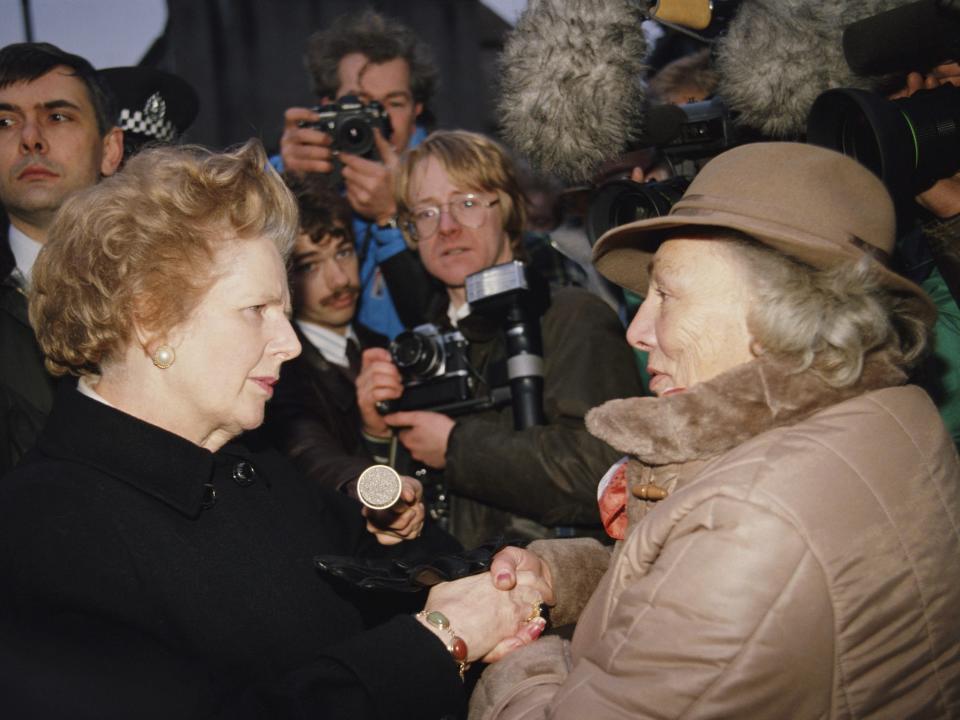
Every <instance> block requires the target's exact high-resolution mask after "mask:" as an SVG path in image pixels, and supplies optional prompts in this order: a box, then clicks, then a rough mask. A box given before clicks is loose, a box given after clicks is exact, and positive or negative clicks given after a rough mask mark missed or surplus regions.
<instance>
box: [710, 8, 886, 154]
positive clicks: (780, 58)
mask: <svg viewBox="0 0 960 720" xmlns="http://www.w3.org/2000/svg"><path fill="white" fill-rule="evenodd" d="M904 4H905V0H830V1H829V2H811V1H810V0H744V1H743V4H742V5H741V6H740V8H739V10H738V11H737V14H736V15H735V16H734V18H733V20H731V21H730V25H729V26H728V28H727V32H726V34H725V35H724V36H723V37H721V38H720V39H719V40H718V41H717V46H716V51H715V63H716V68H717V71H718V72H719V74H720V85H719V88H718V94H719V95H720V96H721V97H723V99H724V100H725V101H726V102H727V106H728V107H729V108H730V109H731V110H732V111H734V112H736V113H738V114H739V118H738V121H739V123H740V124H741V125H745V126H747V127H751V128H755V129H757V130H759V131H761V132H762V133H763V134H764V135H766V136H768V137H770V138H776V139H794V138H798V137H799V136H800V135H801V134H802V133H803V132H804V130H805V128H806V121H807V114H808V113H809V111H810V106H811V105H813V101H814V100H815V99H816V97H817V96H818V95H819V94H820V93H822V92H823V91H824V90H829V89H831V88H837V87H855V88H861V89H865V90H873V89H875V88H876V87H877V86H878V81H879V78H865V77H861V76H858V75H856V74H854V73H853V71H852V70H850V68H849V67H848V66H847V63H846V60H845V59H844V56H843V43H842V36H843V29H844V27H845V26H846V25H849V24H850V23H852V22H855V21H857V20H861V19H863V18H865V17H870V16H872V15H876V14H877V13H881V12H884V11H886V10H889V9H891V8H893V7H897V6H899V5H904Z"/></svg>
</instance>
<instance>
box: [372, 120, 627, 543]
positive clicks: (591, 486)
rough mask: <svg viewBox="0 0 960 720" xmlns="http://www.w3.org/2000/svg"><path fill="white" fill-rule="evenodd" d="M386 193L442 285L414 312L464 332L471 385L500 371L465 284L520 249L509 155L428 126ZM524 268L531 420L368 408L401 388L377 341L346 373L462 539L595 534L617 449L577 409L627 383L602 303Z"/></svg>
mask: <svg viewBox="0 0 960 720" xmlns="http://www.w3.org/2000/svg"><path fill="white" fill-rule="evenodd" d="M396 192H397V202H398V203H399V205H400V207H401V218H402V219H403V226H404V228H405V230H406V232H407V233H408V237H409V240H410V242H411V244H412V245H414V246H415V247H416V249H417V251H418V252H419V254H420V258H421V260H422V262H423V265H424V267H425V268H426V269H427V272H428V273H429V274H430V275H431V276H433V277H434V278H435V279H437V280H438V281H440V282H441V283H442V284H443V286H444V288H445V289H446V292H445V293H444V294H443V295H441V296H437V297H436V298H435V302H434V303H433V304H432V305H431V307H430V309H429V310H428V313H427V317H428V319H429V320H430V321H431V322H433V323H435V324H437V325H438V326H440V327H442V328H443V329H445V330H449V329H452V328H453V327H456V328H457V329H459V330H460V331H461V332H462V333H463V335H464V336H465V337H466V338H467V339H468V340H469V343H470V344H469V348H468V356H469V362H470V365H471V367H472V368H473V370H474V371H475V373H476V377H478V378H483V384H485V385H491V386H494V385H499V384H500V383H498V382H497V380H496V379H497V378H498V377H500V378H502V379H503V381H504V382H505V380H506V364H507V353H506V347H505V339H504V331H503V329H502V328H501V327H500V326H499V325H498V324H494V326H491V323H490V322H489V321H488V320H486V319H485V318H483V317H481V316H479V315H478V314H475V313H471V308H470V305H469V303H468V302H467V298H466V289H465V281H466V277H467V276H468V275H471V274H472V273H475V272H478V271H481V270H484V269H486V268H489V267H492V266H494V265H499V264H501V263H505V262H509V261H511V260H524V259H526V256H525V250H524V246H523V239H522V234H523V226H524V219H525V218H524V214H525V211H524V204H523V194H522V192H521V190H520V186H519V183H518V181H517V177H516V173H515V171H514V169H513V165H512V162H511V160H510V158H509V156H508V155H507V153H506V152H505V151H504V149H503V148H502V147H500V146H499V145H498V144H497V143H495V142H493V141H492V140H490V139H488V138H485V137H483V136H482V135H478V134H476V133H469V132H464V131H438V132H435V133H433V134H431V135H430V136H429V137H428V138H426V139H425V140H424V142H423V143H421V144H420V145H419V146H418V147H417V148H414V149H412V150H410V151H408V152H407V153H405V154H404V156H403V158H402V160H401V165H400V167H399V169H398V177H397V185H396ZM527 274H528V282H529V284H530V294H531V297H532V299H533V303H532V304H533V305H536V306H537V307H538V308H539V309H540V310H541V317H540V321H539V325H540V334H541V337H542V341H543V360H544V365H543V368H544V373H543V374H544V383H543V411H544V416H545V419H546V424H545V425H538V426H535V427H528V428H525V429H522V430H516V429H515V428H514V421H513V412H512V409H511V407H510V406H509V405H506V406H501V407H497V408H494V409H490V410H483V411H479V412H474V413H472V414H467V415H460V416H457V417H456V418H453V417H449V416H447V415H444V414H442V413H438V412H432V411H430V410H418V411H408V412H394V413H391V414H388V415H384V416H381V415H380V414H379V413H378V411H377V403H378V402H379V401H383V400H391V399H395V398H398V397H400V396H401V395H402V394H403V389H404V388H403V382H402V378H401V376H400V373H399V371H398V370H397V368H396V367H395V366H394V364H393V362H392V361H391V356H390V353H389V352H387V351H386V350H383V349H380V348H374V349H370V350H367V351H365V352H364V356H363V369H362V370H361V373H360V376H359V377H358V378H357V401H358V404H359V407H360V413H361V416H362V418H363V424H364V432H365V434H367V435H368V436H372V437H381V438H389V437H390V436H391V434H392V433H394V432H395V433H396V435H397V437H398V438H399V440H400V442H401V443H403V445H404V446H405V447H406V448H407V450H409V452H410V454H411V455H412V456H413V458H414V459H415V460H417V461H419V462H421V463H423V464H424V465H425V466H427V467H428V468H433V469H434V470H437V471H442V486H443V489H444V491H445V493H446V497H447V498H448V500H449V509H448V512H449V525H448V529H449V531H450V532H451V533H452V534H453V535H454V536H455V537H456V538H457V539H458V540H460V542H461V543H463V545H464V546H466V547H473V546H476V545H478V544H480V543H483V542H486V541H488V540H491V539H493V538H495V537H497V536H504V537H507V538H513V539H531V538H539V537H552V536H557V535H561V536H562V535H567V534H590V533H592V532H594V531H598V530H599V527H600V516H599V511H598V508H597V482H598V480H599V479H600V478H601V477H602V476H603V475H604V473H605V472H606V471H607V469H608V468H609V467H610V466H611V465H613V464H614V463H615V462H616V461H617V460H618V459H619V458H620V455H621V453H618V452H617V451H615V450H614V449H613V448H611V447H609V446H608V445H606V444H605V443H603V442H602V441H600V440H598V439H597V438H594V437H593V436H591V435H590V434H589V433H587V431H586V429H585V428H584V425H583V417H584V415H585V414H586V412H587V411H588V410H589V409H590V408H592V407H595V406H597V405H600V404H602V403H604V402H606V401H607V400H611V399H614V398H620V397H631V396H634V395H639V394H640V393H641V387H640V382H639V378H638V376H637V370H636V365H635V363H634V361H633V356H632V354H631V351H630V348H629V347H628V345H627V344H626V343H625V342H624V341H623V332H624V329H623V326H622V324H621V323H620V321H619V319H618V318H617V316H616V314H615V313H614V312H613V310H612V309H611V308H610V307H609V306H608V305H606V303H604V302H603V301H602V300H600V299H599V298H597V297H596V296H595V295H592V294H591V293H589V292H587V291H585V290H582V289H580V288H574V287H548V286H547V285H546V283H545V282H542V279H540V278H538V276H537V274H536V272H534V271H531V270H530V269H529V268H528V273H527ZM484 389H487V390H488V389H490V388H484ZM429 489H430V488H428V490H429ZM441 509H446V508H441Z"/></svg>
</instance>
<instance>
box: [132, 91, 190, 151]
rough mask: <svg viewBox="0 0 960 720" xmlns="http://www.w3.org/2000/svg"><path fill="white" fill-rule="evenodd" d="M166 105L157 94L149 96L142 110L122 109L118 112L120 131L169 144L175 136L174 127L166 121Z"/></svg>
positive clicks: (175, 130) (175, 129)
mask: <svg viewBox="0 0 960 720" xmlns="http://www.w3.org/2000/svg"><path fill="white" fill-rule="evenodd" d="M166 114H167V104H166V103H165V102H164V101H163V98H162V97H160V94H159V93H154V94H153V95H151V96H150V97H149V98H148V99H147V102H146V103H145V104H144V106H143V110H130V109H129V108H124V109H123V110H121V111H120V123H119V125H120V129H121V130H123V131H124V132H133V133H137V134H139V135H144V136H146V137H151V138H156V139H157V140H160V141H162V142H171V141H172V140H173V139H174V138H175V137H176V136H177V128H176V126H175V125H174V124H173V123H172V122H170V121H169V120H167V119H166Z"/></svg>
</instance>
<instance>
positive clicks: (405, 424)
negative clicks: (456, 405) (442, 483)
mask: <svg viewBox="0 0 960 720" xmlns="http://www.w3.org/2000/svg"><path fill="white" fill-rule="evenodd" d="M383 419H384V420H385V421H386V422H387V424H388V425H389V426H390V427H392V428H396V429H397V431H398V432H397V437H398V438H400V442H402V443H403V444H404V446H405V447H406V448H407V450H409V451H410V454H411V455H412V456H413V459H414V460H419V461H420V462H422V463H423V464H424V465H428V466H430V467H432V468H436V469H437V470H442V469H443V468H444V467H446V465H447V441H448V440H449V439H450V433H451V431H452V430H453V426H454V425H455V424H456V423H455V422H454V420H453V419H451V418H449V417H447V416H446V415H443V414H441V413H436V412H429V411H427V410H413V411H410V412H395V413H391V414H390V415H385V416H384V417H383Z"/></svg>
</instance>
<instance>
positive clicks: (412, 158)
mask: <svg viewBox="0 0 960 720" xmlns="http://www.w3.org/2000/svg"><path fill="white" fill-rule="evenodd" d="M429 158H436V159H437V161H438V162H439V163H440V166H441V167H442V168H443V169H444V170H445V171H446V172H447V175H449V176H450V180H451V181H452V182H453V184H454V185H457V186H458V187H461V188H463V189H464V190H465V191H470V190H474V191H481V192H492V193H496V195H497V198H498V199H499V201H500V207H501V209H502V217H503V229H504V231H505V232H506V233H507V236H508V237H509V238H510V249H511V250H512V251H513V257H514V258H516V259H517V260H523V259H525V258H526V250H525V249H524V246H523V228H524V226H525V224H526V221H527V217H526V208H525V203H524V197H523V190H522V189H521V187H520V182H519V180H518V179H517V171H516V168H515V167H514V164H513V160H512V159H511V158H510V155H509V154H508V153H507V151H506V150H505V149H504V148H503V147H502V146H501V145H500V144H499V143H497V142H495V141H494V140H491V139H490V138H488V137H486V136H485V135H481V134H479V133H474V132H468V131H466V130H437V131H435V132H432V133H430V135H428V136H427V139H426V140H424V141H423V142H422V143H420V144H419V145H417V147H415V148H411V149H409V150H407V151H406V152H405V153H404V154H403V155H402V156H401V160H400V166H399V168H398V171H397V173H396V176H395V184H394V197H395V199H396V201H397V209H398V211H399V215H400V218H401V220H403V223H402V226H403V233H404V237H405V238H406V240H407V244H408V245H409V246H410V247H411V248H413V249H416V247H417V241H416V238H414V237H412V236H411V235H410V233H409V231H408V229H407V228H408V221H409V219H410V212H411V210H412V202H411V201H412V199H411V197H410V193H411V192H412V190H413V188H412V187H411V185H412V178H413V173H414V171H415V170H416V168H417V166H418V165H420V163H424V162H426V161H427V159H429Z"/></svg>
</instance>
